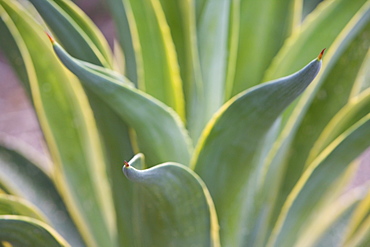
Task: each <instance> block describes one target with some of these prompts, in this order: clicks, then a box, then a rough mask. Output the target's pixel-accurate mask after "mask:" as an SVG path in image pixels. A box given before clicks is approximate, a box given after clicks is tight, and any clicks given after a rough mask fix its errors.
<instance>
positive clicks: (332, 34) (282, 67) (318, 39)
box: [264, 0, 367, 80]
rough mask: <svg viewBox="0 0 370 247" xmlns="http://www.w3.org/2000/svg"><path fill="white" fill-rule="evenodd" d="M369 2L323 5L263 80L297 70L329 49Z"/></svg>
mask: <svg viewBox="0 0 370 247" xmlns="http://www.w3.org/2000/svg"><path fill="white" fill-rule="evenodd" d="M366 2H367V0H353V1H352V0H351V1H347V0H333V1H326V2H324V3H322V4H320V5H319V6H318V7H317V8H316V9H315V10H314V11H313V12H312V13H311V14H310V16H308V17H307V18H306V19H305V21H304V22H303V23H302V25H301V27H300V28H297V29H295V32H293V33H292V35H291V38H289V39H288V40H287V42H286V43H285V44H284V46H283V47H282V48H281V50H280V51H279V53H278V54H277V56H276V57H275V59H274V61H273V63H272V64H271V66H270V67H269V69H268V70H267V73H266V75H265V77H264V80H271V79H275V78H279V77H281V76H285V75H288V74H290V73H292V72H294V71H296V70H298V69H299V68H301V67H302V66H303V65H304V64H306V63H307V62H308V61H309V57H310V54H312V53H315V51H317V50H319V49H321V48H322V47H326V48H328V50H330V49H331V45H332V44H333V42H334V40H335V39H336V38H337V36H338V35H339V34H340V32H341V31H342V30H343V29H344V27H345V26H346V25H347V23H348V22H349V21H350V20H351V19H352V17H353V16H355V14H356V12H357V11H359V9H360V8H361V7H362V6H363V5H364V4H366ZM338 16H340V18H338ZM333 20H335V21H333ZM327 57H329V56H327ZM327 61H329V60H327Z"/></svg>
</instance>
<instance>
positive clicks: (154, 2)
mask: <svg viewBox="0 0 370 247" xmlns="http://www.w3.org/2000/svg"><path fill="white" fill-rule="evenodd" d="M123 2H124V6H125V7H124V8H125V10H126V16H127V19H128V23H129V28H130V31H131V37H132V40H133V45H134V49H135V55H136V66H137V72H138V87H139V88H140V89H141V90H143V91H144V92H147V93H148V94H150V95H152V96H153V97H155V98H157V99H159V100H160V101H162V102H163V103H165V104H166V105H168V106H170V107H171V108H173V109H174V110H175V111H176V112H177V114H178V115H179V116H180V118H181V119H183V120H185V104H184V95H183V91H182V83H181V77H180V71H179V64H178V62H177V56H176V51H175V46H174V44H173V41H172V37H171V33H170V30H169V27H168V25H167V22H166V18H165V15H164V13H163V10H162V8H161V5H160V2H159V0H151V1H146V0H124V1H123Z"/></svg>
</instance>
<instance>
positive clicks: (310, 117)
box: [276, 4, 370, 209]
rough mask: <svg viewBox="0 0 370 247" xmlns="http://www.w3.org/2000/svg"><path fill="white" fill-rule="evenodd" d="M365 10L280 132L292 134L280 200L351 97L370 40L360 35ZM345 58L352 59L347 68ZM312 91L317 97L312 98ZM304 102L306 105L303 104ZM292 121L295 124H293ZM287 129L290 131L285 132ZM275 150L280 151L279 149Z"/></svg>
mask: <svg viewBox="0 0 370 247" xmlns="http://www.w3.org/2000/svg"><path fill="white" fill-rule="evenodd" d="M365 10H366V11H364V12H363V13H362V17H363V18H358V19H357V18H356V19H357V20H358V21H356V24H355V26H352V25H351V27H352V28H351V29H350V32H352V33H353V34H348V35H347V36H346V38H347V39H349V38H350V37H351V36H352V37H353V41H351V42H349V41H342V43H344V44H346V46H345V47H346V48H345V49H343V48H344V47H343V48H338V49H337V51H336V54H338V55H336V56H339V53H342V54H340V55H341V56H340V57H339V58H338V60H336V61H335V59H330V54H328V58H329V59H330V60H331V61H330V62H329V63H330V64H328V66H330V67H327V68H326V71H325V74H323V75H322V77H320V79H321V80H319V81H317V83H315V84H314V85H315V89H316V90H317V92H316V90H310V91H308V92H309V93H311V94H310V95H309V94H308V93H307V94H306V95H305V96H303V97H302V101H301V102H299V103H298V105H297V108H296V109H295V110H294V111H293V113H292V115H291V119H289V122H288V124H287V126H286V129H285V132H284V134H283V135H282V136H284V137H286V140H289V138H293V140H292V143H291V144H289V145H290V149H289V153H290V155H289V157H288V158H287V160H286V161H285V164H284V166H285V167H286V168H285V169H286V173H285V175H284V178H283V179H282V180H283V184H282V187H281V188H282V189H281V192H280V193H281V195H280V196H281V198H280V201H281V202H283V201H284V200H285V198H286V196H287V195H288V194H289V192H290V191H291V189H292V187H293V186H294V184H295V183H296V182H297V180H298V179H299V177H300V175H301V174H302V172H303V170H304V166H305V164H306V160H307V157H308V155H309V152H310V150H311V148H312V146H313V144H314V143H315V141H316V140H317V138H318V137H319V135H320V133H321V132H322V131H323V129H324V128H325V127H326V125H327V124H328V122H329V121H330V120H331V119H332V117H333V116H334V115H335V114H336V113H337V112H338V111H339V110H340V109H341V108H342V107H343V106H344V105H346V104H347V102H348V100H349V98H350V92H351V88H352V87H353V84H354V81H355V79H356V77H357V73H358V71H359V68H360V67H361V64H362V63H363V61H364V56H365V54H366V52H367V50H368V46H369V45H370V42H369V41H366V39H364V38H363V36H364V35H366V34H368V33H369V31H370V25H369V24H370V22H369V21H370V4H368V5H367V8H366V9H365ZM367 23H368V24H367ZM369 34H370V33H369ZM348 60H350V61H351V67H350V68H349V66H348ZM334 61H335V62H334ZM333 63H334V64H333ZM311 89H313V88H311ZM315 93H316V97H315V98H314V97H313V96H314V94H315ZM303 104H305V106H303V107H302V105H303ZM308 106H309V107H308ZM323 106H325V107H323ZM369 109H370V108H369ZM297 120H298V121H297ZM293 121H294V123H293ZM291 123H293V124H294V125H295V126H294V127H292V125H291ZM298 126H299V127H298ZM297 127H298V128H297ZM296 128H297V130H296V131H295V129H296ZM288 131H289V134H287V135H285V134H286V133H288ZM293 136H294V137H293ZM277 152H282V153H283V151H282V150H279V151H277ZM279 155H281V154H279ZM279 204H280V203H278V205H277V206H276V208H277V209H279V208H280V205H279Z"/></svg>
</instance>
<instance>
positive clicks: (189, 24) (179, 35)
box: [160, 0, 196, 102]
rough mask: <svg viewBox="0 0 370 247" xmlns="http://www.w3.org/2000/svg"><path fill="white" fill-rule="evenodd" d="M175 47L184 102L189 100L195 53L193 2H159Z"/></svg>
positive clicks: (161, 0) (163, 0)
mask: <svg viewBox="0 0 370 247" xmlns="http://www.w3.org/2000/svg"><path fill="white" fill-rule="evenodd" d="M160 3H161V6H162V9H163V12H164V14H165V16H166V20H167V23H168V26H169V28H170V31H171V36H172V40H173V43H174V45H175V49H176V54H177V58H178V61H179V66H180V75H181V78H182V82H183V89H184V94H185V96H188V97H186V102H189V101H190V100H191V98H190V97H191V95H190V90H191V88H192V86H193V83H194V80H195V78H194V76H195V75H194V74H195V73H196V72H195V71H194V70H195V69H196V68H195V66H194V63H195V62H194V56H196V55H195V52H196V43H195V42H196V40H195V32H196V30H195V13H194V8H193V1H166V0H160Z"/></svg>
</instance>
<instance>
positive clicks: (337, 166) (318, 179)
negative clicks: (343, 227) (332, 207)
mask: <svg viewBox="0 0 370 247" xmlns="http://www.w3.org/2000/svg"><path fill="white" fill-rule="evenodd" d="M369 145H370V115H369V114H368V115H367V116H365V117H364V118H362V119H361V120H360V121H358V123H357V124H355V125H354V126H352V128H350V129H348V130H347V131H346V132H345V133H343V134H342V135H340V136H339V137H338V138H337V139H335V140H334V141H333V142H332V143H331V144H330V145H329V146H328V147H327V148H326V149H325V150H324V151H323V152H322V153H321V154H320V155H319V156H318V157H317V158H316V159H315V160H314V161H313V162H312V163H311V164H310V165H309V167H308V168H307V170H306V171H305V172H304V174H303V175H302V177H301V178H300V180H299V181H298V183H297V184H296V186H295V187H294V189H293V190H292V192H291V194H290V195H289V196H288V198H287V201H286V202H285V205H284V206H283V208H282V211H281V213H280V215H279V218H278V220H277V223H276V225H275V228H274V230H273V233H272V235H271V237H270V240H269V243H268V246H285V245H287V246H289V245H291V244H292V241H295V239H296V238H297V237H298V235H299V232H300V230H301V229H302V227H303V226H304V225H305V224H304V222H307V220H310V217H313V212H315V210H317V207H318V206H319V205H320V202H321V201H322V200H323V199H324V198H323V197H324V196H325V193H327V192H328V189H329V188H330V186H331V185H332V184H333V182H335V180H336V179H337V178H338V177H339V176H340V175H341V174H342V173H343V172H344V171H345V169H346V168H347V166H348V164H350V163H351V161H353V160H354V159H355V158H357V157H358V156H359V155H360V154H361V153H362V152H363V151H364V150H365V149H366V148H367V147H368V146H369Z"/></svg>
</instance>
